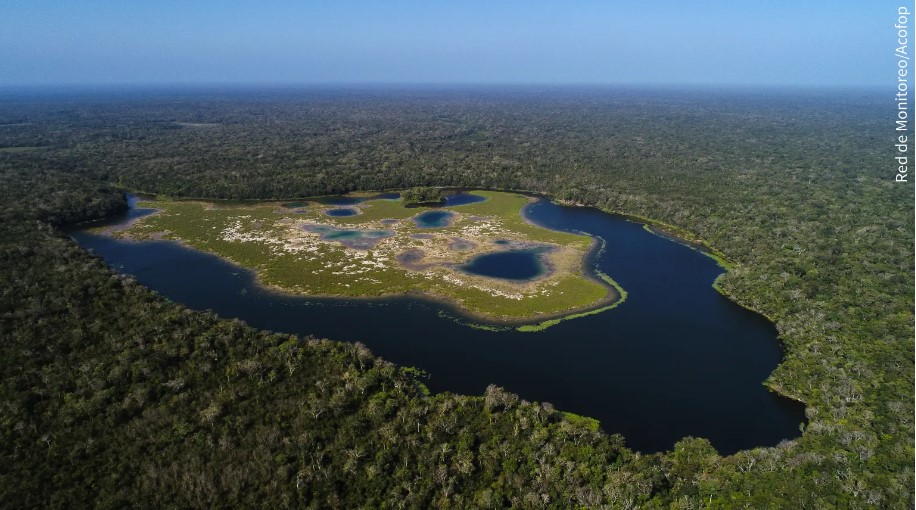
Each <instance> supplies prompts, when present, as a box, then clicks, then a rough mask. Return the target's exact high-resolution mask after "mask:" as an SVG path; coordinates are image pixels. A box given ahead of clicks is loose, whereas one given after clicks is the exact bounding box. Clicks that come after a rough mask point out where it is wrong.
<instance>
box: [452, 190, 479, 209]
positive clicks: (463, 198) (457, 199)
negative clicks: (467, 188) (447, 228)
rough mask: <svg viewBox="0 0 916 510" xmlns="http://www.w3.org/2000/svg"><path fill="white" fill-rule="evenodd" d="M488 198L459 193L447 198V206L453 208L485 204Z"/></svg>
mask: <svg viewBox="0 0 916 510" xmlns="http://www.w3.org/2000/svg"><path fill="white" fill-rule="evenodd" d="M486 199H487V197H482V196H480V195H473V194H471V193H457V194H455V195H448V196H446V197H445V206H446V207H453V206H456V205H467V204H473V203H477V202H483V201H484V200H486Z"/></svg>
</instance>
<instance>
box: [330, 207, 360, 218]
mask: <svg viewBox="0 0 916 510" xmlns="http://www.w3.org/2000/svg"><path fill="white" fill-rule="evenodd" d="M324 213H325V214H327V215H328V216H356V214H357V211H356V209H349V208H339V209H328V210H327V211H325V212H324Z"/></svg>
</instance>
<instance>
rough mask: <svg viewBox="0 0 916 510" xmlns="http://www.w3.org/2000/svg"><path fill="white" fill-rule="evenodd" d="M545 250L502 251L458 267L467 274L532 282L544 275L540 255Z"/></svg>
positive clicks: (476, 258)
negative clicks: (533, 279) (531, 280)
mask: <svg viewBox="0 0 916 510" xmlns="http://www.w3.org/2000/svg"><path fill="white" fill-rule="evenodd" d="M543 251H544V250H543V249H527V250H513V251H501V252H497V253H486V254H484V255H478V256H476V257H474V258H473V259H471V260H470V262H468V263H467V264H464V265H461V266H458V269H460V270H462V271H464V272H465V273H470V274H476V275H480V276H488V277H490V278H502V279H504V280H530V279H532V278H535V277H538V276H541V275H542V274H544V266H543V264H541V257H540V253H543Z"/></svg>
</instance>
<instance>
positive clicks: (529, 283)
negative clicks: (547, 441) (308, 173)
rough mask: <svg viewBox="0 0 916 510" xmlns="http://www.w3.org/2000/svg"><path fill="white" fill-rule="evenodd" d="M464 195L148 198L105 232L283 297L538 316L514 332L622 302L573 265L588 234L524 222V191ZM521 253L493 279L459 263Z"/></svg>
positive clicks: (503, 318)
mask: <svg viewBox="0 0 916 510" xmlns="http://www.w3.org/2000/svg"><path fill="white" fill-rule="evenodd" d="M474 194H475V195H478V196H482V197H484V198H485V200H484V201H480V202H476V203H469V204H464V205H456V206H451V207H444V208H437V209H430V208H418V207H407V206H405V205H404V204H403V203H402V202H401V201H400V200H396V199H390V198H372V197H365V198H364V200H362V201H359V202H358V203H355V204H352V205H346V206H337V205H330V204H327V203H323V202H321V201H312V200H309V201H298V202H286V203H278V202H257V203H226V204H215V203H212V202H201V201H181V200H153V201H147V202H141V203H140V204H139V206H140V207H147V208H153V209H156V210H157V211H156V213H155V214H152V215H149V216H146V217H143V218H140V219H139V220H137V221H135V222H134V223H132V224H131V225H129V226H128V227H126V228H124V229H122V230H118V231H115V232H112V233H113V234H114V235H116V236H118V237H121V238H129V239H138V240H141V239H142V240H147V239H158V238H164V239H170V240H175V241H179V242H181V243H183V244H185V245H187V246H189V247H191V248H194V249H197V250H201V251H205V252H209V253H213V254H216V255H218V256H220V257H223V258H226V259H228V260H231V261H233V262H234V263H236V264H238V265H240V266H242V267H244V268H247V269H251V270H253V271H254V272H255V273H256V275H257V278H258V281H259V282H260V283H261V284H262V285H265V286H267V287H270V288H272V289H277V290H280V291H284V292H289V293H296V294H303V295H311V296H335V297H346V298H364V297H381V296H391V295H404V294H411V295H414V294H421V295H424V296H427V297H430V298H434V299H437V300H441V301H444V302H447V303H449V304H453V305H455V306H456V307H457V308H458V309H459V310H460V311H461V312H462V314H464V315H469V316H470V317H472V318H473V319H474V320H483V321H485V322H500V323H520V322H526V323H531V322H536V321H543V322H540V324H536V325H531V324H526V325H525V326H522V327H521V328H520V329H521V330H522V331H536V330H538V329H543V328H544V327H547V326H549V325H553V324H556V323H557V322H559V321H560V320H562V318H564V317H573V316H581V315H584V314H586V313H589V312H594V311H597V310H605V309H608V308H610V307H611V306H613V305H614V304H615V303H616V302H618V301H619V300H620V299H621V297H622V295H623V294H622V293H621V292H620V290H618V289H619V287H618V286H617V284H616V283H615V282H613V280H612V279H610V278H609V277H608V276H606V275H603V274H602V275H600V276H599V277H598V278H596V277H592V276H590V275H589V274H587V272H586V271H585V270H584V266H585V258H586V255H587V254H588V253H589V250H590V249H591V247H592V245H593V243H594V240H593V239H592V238H591V237H589V236H586V235H581V234H572V233H566V232H558V231H553V230H549V229H546V228H542V227H539V226H536V225H533V224H532V223H530V222H528V221H526V220H525V219H524V217H523V215H522V212H521V211H522V209H523V208H524V207H525V206H526V205H527V204H528V203H530V202H531V201H532V199H531V198H530V197H526V196H524V195H520V194H516V193H506V192H496V191H474ZM365 195H366V194H365V193H364V194H363V196H365ZM431 211H435V212H437V214H440V213H441V215H443V216H445V215H448V217H447V218H446V219H447V221H443V224H442V225H441V226H435V227H429V226H424V225H421V224H418V223H417V221H418V220H417V218H418V217H419V216H421V215H423V214H425V213H428V212H431ZM329 212H330V213H331V214H333V213H334V212H338V213H343V214H347V215H346V216H332V215H331V214H329ZM520 250H529V251H534V252H536V254H535V255H534V256H536V257H537V258H538V259H539V263H540V265H541V266H542V268H543V270H542V271H541V272H540V274H538V275H536V276H534V277H532V278H526V279H504V278H497V277H490V276H481V275H478V274H472V273H470V272H468V271H465V270H463V269H462V267H463V265H464V264H467V263H468V262H469V261H471V260H472V259H473V258H474V257H478V256H481V255H487V254H494V253H506V252H510V251H520ZM621 290H622V289H621Z"/></svg>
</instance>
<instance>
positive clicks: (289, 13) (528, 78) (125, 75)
mask: <svg viewBox="0 0 916 510" xmlns="http://www.w3.org/2000/svg"><path fill="white" fill-rule="evenodd" d="M896 8H897V4H896V3H893V2H890V1H888V0H880V1H877V2H869V3H866V2H851V1H850V2H816V3H804V4H801V3H798V2H789V1H785V0H776V1H771V2H767V3H754V4H751V5H744V6H738V5H734V4H733V3H732V2H725V1H721V0H716V1H713V2H708V3H705V4H704V5H702V6H697V5H689V4H684V3H679V2H673V1H670V0H650V1H647V2H643V3H640V4H638V5H635V4H630V3H621V2H578V3H576V4H575V5H570V4H566V3H559V2H549V1H529V2H509V3H500V4H498V5H494V4H489V3H484V2H478V1H470V2H464V3H460V4H454V5H453V4H444V3H433V2H409V1H398V2H391V3H385V4H384V5H382V4H379V3H372V2H362V1H342V2H335V3H301V2H292V1H280V2H273V3H271V4H270V5H255V4H249V3H247V2H240V1H226V2H213V1H205V2H196V3H194V5H190V4H189V3H182V2H177V1H173V0H167V1H163V2H156V3H155V4H131V5H127V4H126V3H123V2H114V1H111V0H103V1H99V2H92V3H89V2H85V3H82V2H73V3H62V2H60V3H58V2H48V3H34V2H16V1H14V2H11V3H10V5H8V6H7V8H6V9H5V13H4V17H5V21H6V23H5V25H6V28H5V30H4V31H3V32H2V33H0V87H3V88H11V87H12V88H18V87H34V86H41V87H67V86H70V87H106V86H116V87H157V88H161V87H183V86H185V87H187V86H190V87H208V86H243V87H259V86H260V87H283V86H445V87H448V86H475V85H490V86H514V85H518V86H585V87H589V86H658V87H723V86H724V87H802V88H809V87H813V88H868V89H876V88H879V87H883V86H893V83H892V82H893V80H894V79H895V78H896V76H895V74H894V71H895V69H894V67H893V66H894V62H893V50H894V48H895V42H896V41H895V39H894V36H895V32H894V30H893V23H894V21H895V19H896Z"/></svg>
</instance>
